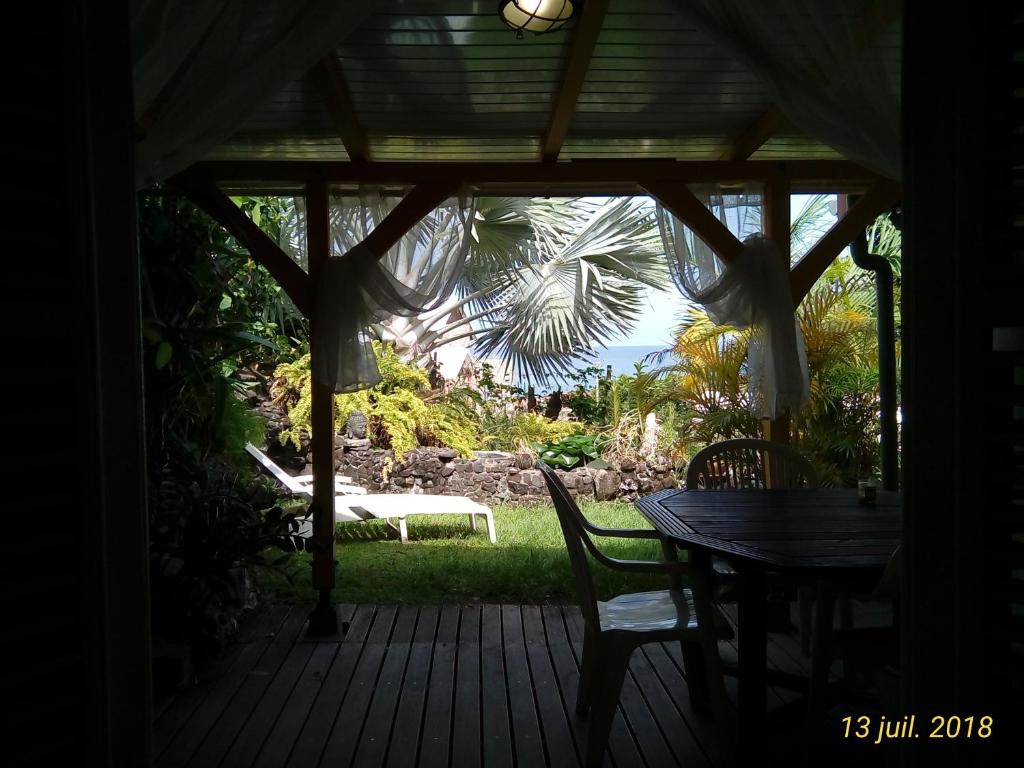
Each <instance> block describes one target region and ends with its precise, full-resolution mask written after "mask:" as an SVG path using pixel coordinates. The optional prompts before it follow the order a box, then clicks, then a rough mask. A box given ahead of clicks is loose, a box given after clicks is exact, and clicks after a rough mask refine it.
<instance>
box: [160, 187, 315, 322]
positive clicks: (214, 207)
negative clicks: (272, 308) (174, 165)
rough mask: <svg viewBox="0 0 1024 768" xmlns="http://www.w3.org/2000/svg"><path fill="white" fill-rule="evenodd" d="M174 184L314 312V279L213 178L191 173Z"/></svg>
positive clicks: (307, 311) (300, 306)
mask: <svg viewBox="0 0 1024 768" xmlns="http://www.w3.org/2000/svg"><path fill="white" fill-rule="evenodd" d="M170 184H171V186H173V187H174V188H176V189H179V190H181V191H182V192H183V193H185V195H186V196H187V197H188V198H189V199H190V200H191V201H192V202H194V203H195V204H196V205H198V206H199V207H200V208H202V209H203V210H204V211H205V212H206V213H207V214H209V215H210V216H211V217H212V218H213V219H214V220H215V221H217V222H218V223H220V224H221V225H222V226H223V227H224V228H225V229H227V230H228V231H229V232H230V233H231V234H232V235H234V236H235V237H236V238H238V241H239V242H240V243H242V245H244V246H245V247H246V248H247V249H248V251H249V255H250V256H252V258H253V259H254V260H255V261H256V262H257V263H258V264H261V265H263V266H264V267H266V269H267V271H268V272H269V273H270V274H271V275H272V276H273V277H274V279H275V280H277V282H278V284H279V285H280V286H281V288H282V290H284V292H285V293H286V294H288V297H289V298H290V299H291V300H292V301H293V302H294V303H295V306H296V307H298V309H299V311H300V312H302V314H304V315H305V316H306V317H310V316H311V314H312V307H313V302H312V282H311V281H310V279H309V275H307V274H306V273H305V272H303V271H302V267H300V266H299V265H298V264H296V263H295V261H294V260H293V259H292V258H291V257H290V256H289V255H288V254H287V253H285V252H284V251H283V250H281V247H280V246H279V245H278V244H277V243H275V242H274V241H273V240H271V239H270V237H268V236H267V234H266V233H265V232H264V231H263V230H262V229H260V228H259V227H258V226H257V225H256V222H254V221H253V220H252V219H250V218H249V217H248V216H246V215H245V213H244V212H243V211H242V209H241V208H239V207H238V206H237V205H235V204H234V203H233V202H231V198H229V197H228V196H227V195H225V194H224V193H223V192H222V191H221V190H220V189H218V187H217V185H216V184H214V183H213V182H212V181H210V180H208V179H203V178H196V177H194V176H192V175H190V174H182V175H179V176H176V177H175V178H174V179H173V180H172V182H170Z"/></svg>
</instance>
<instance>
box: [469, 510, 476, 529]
mask: <svg viewBox="0 0 1024 768" xmlns="http://www.w3.org/2000/svg"><path fill="white" fill-rule="evenodd" d="M469 527H470V528H472V529H473V530H474V531H475V530H476V515H474V514H473V513H472V512H470V513H469Z"/></svg>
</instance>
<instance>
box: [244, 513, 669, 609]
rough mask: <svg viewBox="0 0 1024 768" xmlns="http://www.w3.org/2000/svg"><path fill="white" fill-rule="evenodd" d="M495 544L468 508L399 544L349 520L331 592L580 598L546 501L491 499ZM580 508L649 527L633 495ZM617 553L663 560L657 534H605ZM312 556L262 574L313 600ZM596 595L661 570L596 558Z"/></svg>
mask: <svg viewBox="0 0 1024 768" xmlns="http://www.w3.org/2000/svg"><path fill="white" fill-rule="evenodd" d="M492 509H493V511H494V519H495V528H496V529H497V535H498V543H497V544H491V543H490V542H489V541H488V539H487V534H486V533H485V532H484V526H483V524H482V522H481V524H480V525H479V526H478V530H477V531H476V532H473V531H472V530H471V529H470V527H469V521H468V519H466V518H462V517H452V516H437V517H421V516H416V517H414V518H411V519H410V521H409V539H410V541H409V543H408V544H405V545H403V544H402V543H401V542H400V541H398V538H397V536H396V534H394V533H393V532H392V531H391V530H390V529H388V528H387V527H386V526H385V525H384V523H383V522H380V521H373V522H369V523H348V524H345V525H339V526H338V528H337V534H336V541H337V544H336V546H335V556H336V557H337V559H338V571H337V573H338V577H337V581H338V584H337V587H336V588H335V590H334V593H333V594H334V600H335V601H336V602H339V603H420V604H438V603H469V602H499V601H501V602H515V603H566V602H575V600H576V595H575V591H574V587H573V581H572V572H571V571H570V568H569V558H568V556H567V555H566V551H565V543H564V541H563V539H562V533H561V529H560V528H559V526H558V519H557V518H556V517H555V512H554V509H553V508H552V507H551V506H549V505H536V506H503V505H498V506H494V507H492ZM582 509H583V512H584V514H586V515H587V517H589V518H590V519H591V520H593V521H594V522H595V523H597V524H599V525H605V526H610V527H618V528H641V527H642V528H647V527H649V526H648V524H647V523H646V521H645V520H644V519H643V518H642V517H641V516H640V514H639V513H638V512H637V511H636V509H634V507H633V506H632V505H631V504H628V503H623V502H589V503H588V502H584V503H583V505H582ZM600 541H601V545H602V550H603V551H604V552H606V553H607V554H609V555H611V556H613V557H620V558H630V559H658V558H659V557H660V555H661V550H660V547H659V545H658V543H657V542H656V541H650V540H647V541H643V540H623V539H603V540H600ZM310 559H311V556H310V555H308V554H306V553H300V554H297V555H295V556H294V558H293V562H292V563H291V564H290V566H289V568H290V569H291V570H292V571H293V572H294V574H295V575H294V577H293V581H292V583H289V582H288V581H287V580H286V579H284V578H282V577H281V576H279V575H274V574H266V575H264V576H263V577H262V581H263V583H264V586H265V587H266V588H268V589H269V590H271V591H272V592H273V593H274V594H275V595H276V597H277V598H278V599H281V600H301V601H309V600H310V599H311V598H312V596H313V595H312V592H311V590H310V577H309V562H310ZM593 573H594V578H595V583H596V586H597V590H598V593H599V595H600V596H603V597H609V596H611V595H615V594H619V593H622V592H632V591H641V590H646V589H664V588H665V587H666V586H667V582H666V579H665V577H664V576H646V575H631V574H623V573H620V572H617V571H610V570H608V569H607V568H605V567H603V566H601V565H598V564H596V563H595V564H594V566H593Z"/></svg>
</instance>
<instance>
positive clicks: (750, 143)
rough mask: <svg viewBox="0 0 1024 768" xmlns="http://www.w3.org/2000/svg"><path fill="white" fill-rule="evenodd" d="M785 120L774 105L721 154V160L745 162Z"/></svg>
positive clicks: (780, 111)
mask: <svg viewBox="0 0 1024 768" xmlns="http://www.w3.org/2000/svg"><path fill="white" fill-rule="evenodd" d="M785 121H786V118H785V116H784V115H783V114H782V110H780V109H779V108H778V107H777V106H775V105H774V104H773V105H772V106H770V107H769V108H768V109H767V110H766V111H765V113H764V114H763V115H761V116H760V117H759V118H757V120H756V121H754V122H753V123H751V125H750V126H749V127H748V128H747V129H746V130H745V131H744V132H743V133H741V134H740V135H739V136H737V137H736V138H735V139H734V140H733V142H732V144H731V145H729V148H728V149H727V150H726V151H725V152H723V153H722V158H721V159H722V160H746V159H747V158H748V157H750V156H751V155H752V154H754V153H755V152H757V150H759V149H760V148H761V147H762V146H764V143H765V142H766V141H768V139H770V138H771V137H772V136H774V135H775V134H776V132H778V130H779V128H781V127H782V125H783V123H785Z"/></svg>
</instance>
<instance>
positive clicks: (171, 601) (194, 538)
mask: <svg viewBox="0 0 1024 768" xmlns="http://www.w3.org/2000/svg"><path fill="white" fill-rule="evenodd" d="M150 499H151V500H150V586H151V592H152V600H153V609H152V617H153V632H154V634H155V635H157V636H158V637H160V638H162V639H163V640H165V641H170V642H174V643H182V644H185V645H187V646H188V647H189V648H190V649H191V651H192V655H193V658H194V659H195V660H196V661H197V662H198V663H200V664H201V663H202V662H204V661H205V660H208V659H210V658H212V657H214V656H216V655H217V654H218V652H219V651H220V650H221V648H222V647H223V645H224V643H225V641H226V640H227V638H228V637H229V636H230V635H231V634H232V632H233V631H234V628H235V624H236V617H237V616H238V615H239V614H240V613H241V611H242V610H243V609H244V608H245V606H246V604H247V602H248V599H249V595H248V592H247V590H246V587H245V579H244V576H243V573H242V571H241V569H242V568H243V567H245V568H250V569H257V570H259V569H266V568H274V569H280V568H281V567H282V566H283V565H284V563H285V562H286V561H287V560H288V559H289V555H288V554H287V553H291V552H295V551H296V550H298V549H301V547H302V541H303V539H301V538H299V537H298V535H297V534H298V530H299V522H298V520H297V519H296V516H295V514H291V513H285V512H283V511H282V510H281V508H280V507H278V506H276V504H275V497H274V495H273V494H272V493H270V492H268V491H267V490H266V488H265V487H263V486H262V485H261V484H259V483H254V482H243V481H240V480H239V478H238V475H237V473H235V472H234V470H233V469H231V468H230V467H228V466H226V465H221V466H220V467H219V468H211V467H210V466H209V465H204V464H200V463H197V462H195V461H192V460H189V459H187V458H186V459H184V460H175V461H172V462H169V463H168V464H166V465H165V466H164V467H163V469H162V472H161V478H160V481H159V483H157V484H156V486H155V488H154V489H153V492H152V493H151V497H150ZM274 549H276V550H278V551H280V552H284V553H286V554H285V555H284V556H283V557H278V558H274V559H272V558H270V557H268V555H267V551H268V550H274Z"/></svg>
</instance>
